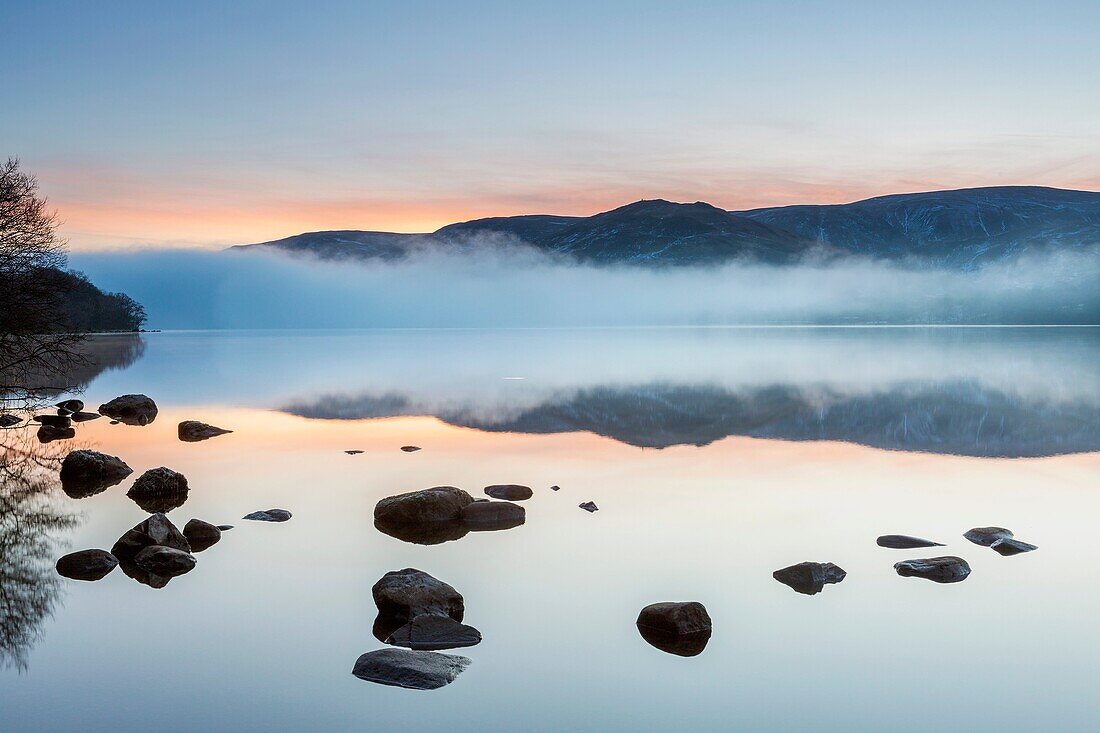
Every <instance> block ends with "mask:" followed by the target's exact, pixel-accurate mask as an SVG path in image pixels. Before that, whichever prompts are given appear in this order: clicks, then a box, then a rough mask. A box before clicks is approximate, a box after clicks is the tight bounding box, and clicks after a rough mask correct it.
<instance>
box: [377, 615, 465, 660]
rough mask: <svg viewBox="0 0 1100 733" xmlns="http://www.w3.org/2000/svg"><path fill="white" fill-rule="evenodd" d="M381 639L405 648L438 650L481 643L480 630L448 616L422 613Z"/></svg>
mask: <svg viewBox="0 0 1100 733" xmlns="http://www.w3.org/2000/svg"><path fill="white" fill-rule="evenodd" d="M383 641H385V642H386V643H387V644H392V645H394V646H403V647H405V648H407V649H422V650H428V651H438V650H440V649H459V648H462V647H468V646H474V645H475V644H480V643H481V632H480V631H478V630H477V629H475V628H474V627H473V626H467V625H466V624H463V623H459V622H458V621H455V620H454V619H453V618H451V617H450V616H434V615H430V614H422V615H420V616H417V617H415V618H413V619H412V620H411V621H409V622H407V623H406V624H405V625H403V626H401V627H399V628H397V629H396V630H395V631H393V632H392V633H391V634H390V635H389V636H388V637H386V638H385V639H384V640H383Z"/></svg>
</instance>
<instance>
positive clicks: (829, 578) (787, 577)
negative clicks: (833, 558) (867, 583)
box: [772, 562, 848, 596]
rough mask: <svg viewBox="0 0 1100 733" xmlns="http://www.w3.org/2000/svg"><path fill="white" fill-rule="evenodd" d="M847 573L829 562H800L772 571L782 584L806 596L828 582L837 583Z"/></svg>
mask: <svg viewBox="0 0 1100 733" xmlns="http://www.w3.org/2000/svg"><path fill="white" fill-rule="evenodd" d="M847 575H848V574H847V573H846V572H844V570H843V569H842V568H840V567H838V566H836V565H834V564H833V563H831V562H800V563H798V564H797V565H791V566H789V567H785V568H781V569H780V570H776V571H775V572H774V573H772V577H773V578H775V579H776V580H778V581H779V582H780V583H782V584H783V585H786V586H788V587H789V588H792V589H793V590H795V591H797V592H799V593H804V594H806V595H808V596H812V595H814V594H815V593H820V592H821V590H822V589H823V588H824V587H825V585H826V584H828V583H839V582H840V581H842V580H844V578H845V577H847Z"/></svg>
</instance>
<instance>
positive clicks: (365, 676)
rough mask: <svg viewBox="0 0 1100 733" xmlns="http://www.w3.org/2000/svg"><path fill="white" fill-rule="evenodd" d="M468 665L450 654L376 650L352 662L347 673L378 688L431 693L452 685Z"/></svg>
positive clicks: (466, 661)
mask: <svg viewBox="0 0 1100 733" xmlns="http://www.w3.org/2000/svg"><path fill="white" fill-rule="evenodd" d="M468 666H470V660H469V659H468V658H466V657H459V656H456V655H451V654H439V653H438V652H414V651H409V650H408V649H377V650H375V651H373V652H367V653H366V654H363V655H362V656H360V657H359V658H358V659H357V660H355V667H353V668H352V670H351V673H352V674H354V675H355V676H356V677H358V678H359V679H361V680H366V681H367V682H376V683H378V684H380V685H391V686H393V687H404V688H407V689H410V690H435V689H438V688H440V687H443V686H445V685H449V684H450V683H452V682H454V681H455V679H456V678H457V677H458V675H460V674H462V671H463V670H465V669H466V668H467V667H468Z"/></svg>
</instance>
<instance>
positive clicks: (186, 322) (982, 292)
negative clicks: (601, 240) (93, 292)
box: [71, 245, 1100, 329]
mask: <svg viewBox="0 0 1100 733" xmlns="http://www.w3.org/2000/svg"><path fill="white" fill-rule="evenodd" d="M71 264H72V266H73V267H74V268H76V269H80V270H83V271H84V272H86V273H87V274H88V276H89V277H90V278H91V279H92V281H93V282H96V283H97V284H98V285H99V286H100V287H101V288H103V289H106V290H112V291H122V292H125V293H127V294H129V295H131V296H132V297H134V298H136V299H137V300H138V301H139V302H141V303H142V304H143V305H144V306H145V308H146V310H147V311H148V313H149V323H148V327H149V328H162V329H185V328H219V329H220V328H361V327H547V326H572V327H576V326H632V325H750V324H913V323H942V324H952V323H983V324H997V323H1013V324H1086V323H1088V324H1092V323H1098V322H1100V288H1098V287H1097V285H1098V284H1100V249H1098V248H1095V247H1094V248H1090V249H1085V250H1078V251H1074V252H1055V253H1033V254H1024V255H1023V256H1021V257H1019V258H1017V259H1014V260H1011V261H1006V262H1003V263H997V264H995V265H991V266H987V267H985V268H983V269H981V270H979V271H974V272H959V271H949V270H940V269H929V268H927V267H924V268H917V267H915V266H910V265H907V264H904V263H902V264H898V263H889V262H883V261H874V260H862V259H846V260H844V261H841V262H832V263H826V262H808V263H806V264H802V265H797V266H785V267H782V266H770V265H759V264H746V263H732V264H728V265H724V266H721V267H709V268H646V267H639V266H636V265H634V266H630V265H618V266H593V265H586V264H575V263H566V262H563V261H562V260H560V259H555V258H551V257H549V256H547V255H544V254H542V253H539V252H536V251H533V250H530V249H527V248H523V247H515V246H511V247H501V246H493V245H487V246H485V247H483V248H464V251H462V252H446V251H438V250H426V251H418V252H414V253H413V254H411V255H410V256H409V257H408V258H407V259H404V260H401V261H397V262H382V261H377V262H363V261H341V262H334V261H320V260H315V259H312V258H308V257H306V258H303V257H290V256H285V255H281V254H276V253H254V252H248V253H239V252H207V251H197V250H169V251H163V250H162V251H131V252H123V253H119V252H110V253H96V252H88V253H75V254H73V255H72V257H71Z"/></svg>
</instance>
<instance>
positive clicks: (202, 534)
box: [183, 519, 222, 552]
mask: <svg viewBox="0 0 1100 733" xmlns="http://www.w3.org/2000/svg"><path fill="white" fill-rule="evenodd" d="M183 536H184V537H186V538H187V542H188V544H190V545H191V552H202V551H203V550H205V549H207V548H209V547H212V546H214V545H216V544H217V543H218V540H220V539H221V538H222V531H221V530H220V529H218V528H217V527H215V526H214V525H213V524H210V523H209V522H204V521H202V520H201V519H192V520H191V521H189V522H188V523H187V524H185V525H183Z"/></svg>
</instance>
